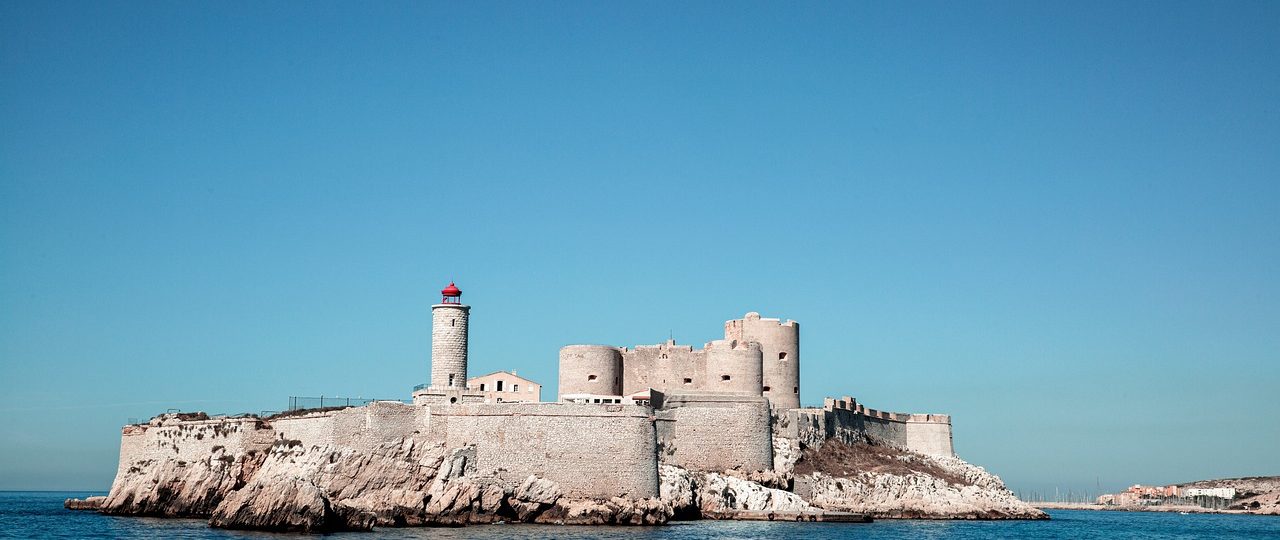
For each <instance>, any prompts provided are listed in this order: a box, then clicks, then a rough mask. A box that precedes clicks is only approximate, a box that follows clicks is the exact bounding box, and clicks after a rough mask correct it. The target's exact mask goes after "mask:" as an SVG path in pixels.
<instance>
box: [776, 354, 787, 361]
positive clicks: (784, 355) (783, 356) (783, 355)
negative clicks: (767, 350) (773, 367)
mask: <svg viewBox="0 0 1280 540" xmlns="http://www.w3.org/2000/svg"><path fill="white" fill-rule="evenodd" d="M778 360H782V361H784V362H785V361H786V360H787V353H785V352H780V353H778Z"/></svg>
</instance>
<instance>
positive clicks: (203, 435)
mask: <svg viewBox="0 0 1280 540" xmlns="http://www.w3.org/2000/svg"><path fill="white" fill-rule="evenodd" d="M274 440H275V432H274V431H273V430H272V429H271V428H270V426H267V425H265V424H264V423H263V422H262V421H260V420H258V419H257V418H252V417H245V418H226V417H215V418H211V419H200V420H181V419H179V418H178V417H176V416H160V417H157V418H155V419H152V420H151V422H149V423H146V424H130V425H127V426H124V428H122V429H121V431H120V460H119V462H118V463H119V465H118V469H117V471H116V482H119V481H121V480H122V479H124V478H126V476H127V475H126V473H127V472H128V470H129V469H130V468H132V467H134V466H136V465H137V464H138V463H140V462H163V461H173V462H176V463H177V464H179V466H182V465H183V464H185V463H189V462H194V461H202V460H207V459H211V457H215V458H216V457H219V456H221V455H237V454H244V453H248V452H250V451H266V450H267V449H268V448H270V447H271V444H272V443H273V442H274ZM113 489H114V487H113Z"/></svg>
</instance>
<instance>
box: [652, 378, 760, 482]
mask: <svg viewBox="0 0 1280 540" xmlns="http://www.w3.org/2000/svg"><path fill="white" fill-rule="evenodd" d="M655 405H659V406H660V407H661V410H659V411H657V413H656V414H657V423H656V426H657V427H656V429H657V436H658V445H659V448H660V451H659V455H660V456H661V459H662V460H663V461H664V462H667V463H671V464H673V465H677V466H680V467H684V468H686V469H689V470H693V471H707V472H723V471H726V470H729V469H735V468H736V469H742V470H745V471H748V472H752V471H768V470H772V469H773V435H772V429H771V424H772V422H771V418H770V416H769V401H768V400H766V399H765V398H764V397H762V396H749V395H743V394H717V393H672V394H665V395H659V396H655Z"/></svg>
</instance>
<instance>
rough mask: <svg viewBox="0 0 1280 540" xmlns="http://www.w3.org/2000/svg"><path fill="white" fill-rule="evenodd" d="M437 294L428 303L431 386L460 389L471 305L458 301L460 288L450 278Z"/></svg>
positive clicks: (463, 381)
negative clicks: (437, 300) (436, 301)
mask: <svg viewBox="0 0 1280 540" xmlns="http://www.w3.org/2000/svg"><path fill="white" fill-rule="evenodd" d="M440 295H441V299H440V303H439V304H436V305H434V306H431V386H432V387H433V388H436V389H440V390H443V389H451V390H455V389H464V388H466V387H467V318H468V315H469V314H470V312H471V306H468V305H465V304H463V303H462V290H460V289H458V286H457V285H455V284H454V283H453V282H449V286H447V287H445V288H444V290H441V291H440Z"/></svg>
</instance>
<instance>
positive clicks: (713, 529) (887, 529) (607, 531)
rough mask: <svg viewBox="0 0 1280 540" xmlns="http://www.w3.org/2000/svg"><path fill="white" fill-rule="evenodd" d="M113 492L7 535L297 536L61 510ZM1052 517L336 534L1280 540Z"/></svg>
mask: <svg viewBox="0 0 1280 540" xmlns="http://www.w3.org/2000/svg"><path fill="white" fill-rule="evenodd" d="M91 495H105V493H100V492H98V493H95V492H51V491H38V492H30V491H8V492H0V538H147V539H151V538H175V539H201V540H203V539H251V538H271V539H276V540H279V539H289V538H299V537H302V535H298V534H269V533H257V532H245V531H226V530H221V529H213V528H210V527H209V526H208V525H207V524H206V522H205V520H200V519H159V518H135V517H114V516H104V515H102V514H99V513H97V512H84V511H71V510H66V509H64V508H63V507H62V501H63V500H64V499H66V498H68V497H87V496H91ZM1049 515H1050V516H1052V517H1053V519H1051V520H1048V521H916V520H879V521H876V522H874V523H795V522H768V521H692V522H677V523H673V524H671V525H667V526H663V527H583V526H555V525H528V524H505V525H501V524H500V525H479V526H471V527H460V528H420V527H414V528H402V529H395V528H383V529H377V530H375V531H374V532H365V533H338V534H330V535H325V537H326V538H342V539H357V538H358V539H364V540H371V539H375V538H376V539H381V538H394V539H402V538H403V539H428V538H429V539H441V538H444V539H455V538H457V539H473V538H475V539H478V538H502V539H511V540H535V539H536V540H540V539H552V538H555V539H568V540H587V539H597V538H605V539H613V538H617V539H670V540H696V539H703V538H731V539H732V538H783V539H788V540H802V539H803V540H810V539H816V540H828V539H830V540H835V539H844V538H867V539H908V538H909V539H918V538H923V539H932V538H961V539H978V538H1014V539H1023V538H1027V539H1072V540H1075V539H1093V538H1121V539H1128V538H1132V539H1144V540H1147V539H1164V538H1169V539H1175V538H1176V539H1191V538H1268V539H1280V516H1247V515H1224V514H1189V515H1181V514H1177V513H1172V512H1102V511H1093V510H1051V511H1050V512H1049Z"/></svg>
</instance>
